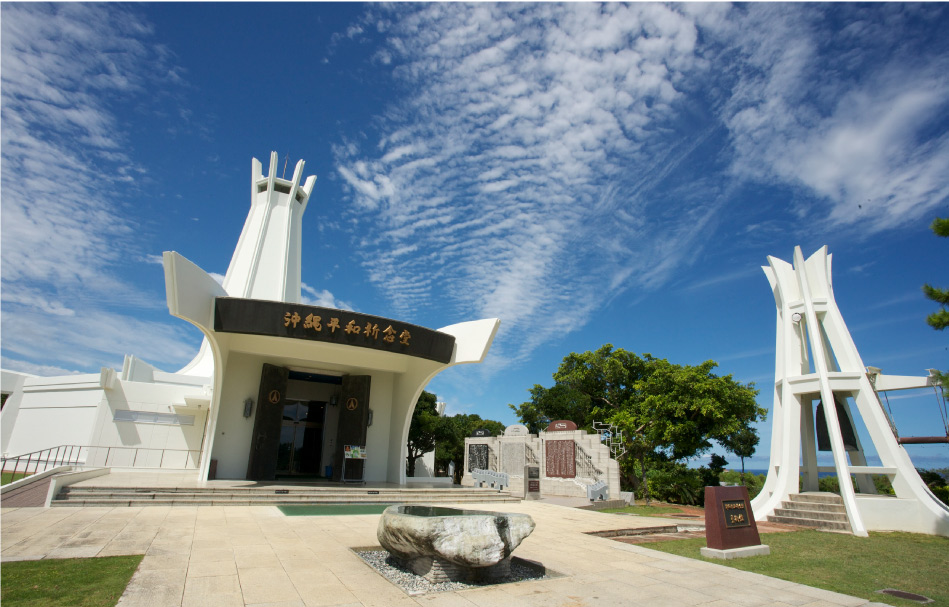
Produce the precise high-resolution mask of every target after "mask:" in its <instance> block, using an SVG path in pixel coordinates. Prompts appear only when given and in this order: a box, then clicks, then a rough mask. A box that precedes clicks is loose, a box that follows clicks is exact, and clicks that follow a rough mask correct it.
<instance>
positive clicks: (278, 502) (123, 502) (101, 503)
mask: <svg viewBox="0 0 949 607" xmlns="http://www.w3.org/2000/svg"><path fill="white" fill-rule="evenodd" d="M520 501H521V500H520V499H519V498H516V497H511V496H510V495H499V496H498V497H494V498H490V499H485V498H483V497H481V498H458V499H455V498H453V499H443V500H431V499H398V500H378V499H377V500H312V499H310V500H287V499H263V498H257V499H224V500H221V499H211V498H209V497H204V498H196V499H188V498H182V499H132V500H130V499H107V498H90V499H74V500H53V501H52V502H51V503H50V506H55V507H62V508H68V507H82V506H90V507H91V506H97V507H109V508H115V507H137V506H301V505H306V506H324V505H325V506H331V505H340V504H406V503H420V504H431V503H433V502H438V503H446V504H448V503H451V504H456V503H464V504H469V503H470V504H483V503H510V502H520Z"/></svg>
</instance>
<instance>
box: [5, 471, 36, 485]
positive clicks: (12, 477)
mask: <svg viewBox="0 0 949 607" xmlns="http://www.w3.org/2000/svg"><path fill="white" fill-rule="evenodd" d="M27 476H29V475H28V474H27V473H26V472H17V473H13V472H3V473H0V485H7V484H9V483H12V482H13V481H18V480H20V479H21V478H25V477H27Z"/></svg>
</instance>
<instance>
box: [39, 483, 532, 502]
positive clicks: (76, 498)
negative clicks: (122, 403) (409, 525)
mask: <svg viewBox="0 0 949 607" xmlns="http://www.w3.org/2000/svg"><path fill="white" fill-rule="evenodd" d="M518 501H520V498H519V497H514V496H512V495H511V494H510V492H507V491H503V492H499V491H498V490H496V489H487V488H470V487H469V488H461V487H457V488H402V487H396V488H380V489H372V488H368V487H340V486H330V487H282V486H280V485H274V486H270V487H246V488H244V487H137V488H129V487H108V486H91V487H64V488H63V489H62V490H61V491H60V493H59V494H58V495H57V496H56V499H54V500H53V501H52V503H51V505H53V506H111V507H116V506H186V505H188V506H197V505H210V506H222V505H289V504H405V503H412V504H417V503H477V502H518Z"/></svg>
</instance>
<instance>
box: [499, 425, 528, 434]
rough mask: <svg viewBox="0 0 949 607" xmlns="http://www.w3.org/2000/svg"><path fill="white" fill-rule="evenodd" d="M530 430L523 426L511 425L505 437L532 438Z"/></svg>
mask: <svg viewBox="0 0 949 607" xmlns="http://www.w3.org/2000/svg"><path fill="white" fill-rule="evenodd" d="M530 433H531V431H530V429H528V427H527V426H525V425H523V424H511V425H510V426H508V427H507V428H505V429H504V436H530Z"/></svg>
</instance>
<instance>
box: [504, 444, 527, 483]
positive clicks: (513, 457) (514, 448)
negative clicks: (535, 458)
mask: <svg viewBox="0 0 949 607" xmlns="http://www.w3.org/2000/svg"><path fill="white" fill-rule="evenodd" d="M525 447H526V445H525V444H524V443H523V442H521V441H517V442H506V443H501V471H502V472H507V473H508V474H511V475H520V474H521V473H522V472H524V465H525V464H526V463H527V456H526V452H525Z"/></svg>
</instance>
